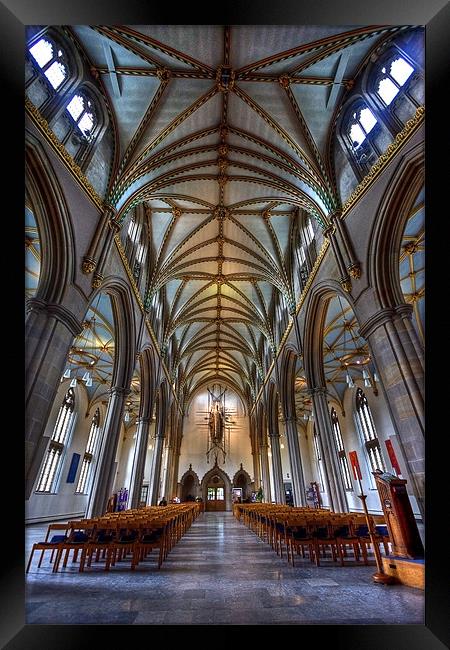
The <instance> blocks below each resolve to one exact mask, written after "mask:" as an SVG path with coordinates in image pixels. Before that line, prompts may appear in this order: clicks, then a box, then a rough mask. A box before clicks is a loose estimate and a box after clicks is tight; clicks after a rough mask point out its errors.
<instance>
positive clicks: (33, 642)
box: [0, 0, 450, 650]
mask: <svg viewBox="0 0 450 650" xmlns="http://www.w3.org/2000/svg"><path fill="white" fill-rule="evenodd" d="M175 22H176V24H197V23H198V24H345V25H351V24H354V25H361V24H414V25H416V24H423V25H426V93H427V95H426V97H427V99H426V111H427V113H426V214H427V217H428V218H427V251H428V254H427V267H426V268H427V278H429V277H430V278H433V282H430V281H429V280H428V279H427V280H426V291H427V317H426V327H427V382H426V395H427V408H426V411H427V415H426V422H427V430H428V431H429V435H428V436H427V438H426V454H427V456H426V460H427V503H426V510H427V520H426V592H425V598H426V610H425V611H426V618H425V625H411V626H408V625H398V626H393V625H384V626H378V625H377V626H370V625H367V626H350V625H349V626H314V627H313V633H314V644H315V645H316V646H320V645H321V644H322V642H323V641H328V642H329V643H332V644H333V645H332V647H333V648H334V649H337V648H346V650H352V649H356V648H358V649H364V650H365V649H367V650H371V649H372V648H373V649H375V648H376V649H377V650H378V649H379V648H380V647H383V648H386V649H389V650H391V649H392V650H403V649H404V650H415V649H416V648H417V650H419V649H420V650H425V649H426V650H435V649H436V650H440V649H441V648H445V647H446V645H445V644H449V645H450V643H449V625H448V618H449V617H448V611H449V610H448V585H449V584H450V581H449V579H448V562H449V561H448V557H447V558H446V555H447V554H448V549H447V547H446V540H447V537H444V536H442V541H441V526H442V527H445V523H446V521H447V520H448V506H447V503H446V501H447V494H448V484H447V485H446V484H445V478H446V476H448V470H447V473H446V469H445V467H444V463H447V457H446V455H445V454H443V453H439V449H440V446H441V445H444V444H445V442H446V441H445V438H446V437H447V436H448V434H447V433H446V430H447V429H448V423H447V422H446V418H447V415H446V409H445V401H444V403H443V401H442V397H444V400H445V393H443V394H442V393H440V392H439V391H438V390H436V386H439V384H438V383H437V382H438V379H439V374H438V372H439V370H438V369H439V368H440V367H441V366H442V365H443V361H444V360H443V358H442V357H441V349H440V347H438V340H439V336H444V335H447V334H446V332H448V331H449V327H448V326H449V325H450V322H449V319H448V317H445V316H444V315H443V314H441V312H440V307H439V306H440V301H441V298H442V288H441V287H440V286H439V284H438V282H437V281H435V279H437V278H439V277H442V276H443V268H444V267H443V260H445V258H446V256H447V257H448V252H447V250H446V249H448V241H449V239H448V236H446V231H445V228H448V207H446V205H447V202H446V198H447V197H446V194H447V192H446V190H447V186H448V184H449V180H448V171H447V170H448V164H447V165H446V166H444V165H442V166H441V164H440V163H441V160H440V157H441V155H445V153H446V149H448V146H446V145H445V140H447V142H448V135H447V129H448V110H447V111H446V110H445V109H446V105H445V103H444V97H443V93H444V89H445V86H447V89H448V71H449V63H448V62H449V59H450V57H449V51H450V47H449V41H450V5H449V4H448V3H447V2H446V1H445V0H427V1H426V2H425V1H424V0H408V2H404V1H403V0H378V2H376V3H374V2H362V1H361V0H345V1H341V2H334V1H333V0H315V1H312V0H310V1H308V2H307V1H303V0H290V1H288V0H281V1H279V2H270V1H269V0H265V1H264V2H262V1H261V0H247V1H246V2H243V3H237V2H236V3H235V2H228V3H221V4H220V5H217V6H216V15H215V16H214V15H212V12H210V11H206V10H205V9H204V7H203V5H201V4H200V3H199V4H198V5H196V4H195V3H185V4H184V7H180V6H178V7H177V9H176V10H175V9H174V6H173V5H171V4H170V3H159V5H158V6H156V3H150V2H148V3H147V2H145V1H144V0H127V2H122V1H120V0H97V1H96V2H95V3H93V2H88V1H87V0H78V2H76V3H67V2H61V1H60V0H35V1H34V2H29V1H28V0H6V1H5V0H3V1H2V3H1V4H0V33H1V39H0V51H1V53H2V56H1V57H0V61H1V66H2V85H3V90H4V92H3V93H2V94H3V98H4V99H3V102H4V104H6V105H7V108H8V109H9V117H8V122H7V123H6V124H5V123H4V129H3V137H4V139H5V140H6V144H4V147H7V149H6V151H7V154H8V169H7V172H6V174H5V172H4V177H3V180H4V183H5V184H6V185H7V189H8V193H9V195H10V198H11V199H12V206H11V207H10V208H9V210H8V214H9V217H8V216H7V215H5V214H4V218H5V221H8V219H9V220H11V221H13V224H12V229H11V231H10V233H12V234H10V240H9V241H8V246H7V247H8V249H9V252H10V253H12V258H13V267H12V268H13V269H14V277H15V278H17V285H18V286H15V283H13V287H14V288H13V291H11V292H10V295H9V297H8V296H7V297H6V300H8V305H9V307H10V309H11V312H14V313H15V314H16V316H15V317H14V316H13V317H12V319H13V320H14V318H17V326H16V327H14V325H12V326H11V325H10V327H11V328H12V329H14V333H15V335H16V336H17V346H16V349H17V350H21V349H22V346H23V337H21V334H22V332H23V330H22V328H23V325H22V319H21V316H22V314H23V311H22V310H23V303H22V302H21V301H22V296H23V293H21V292H23V288H22V287H23V262H22V261H23V257H22V255H23V253H22V241H23V234H22V224H21V219H20V218H19V217H18V215H20V214H23V153H22V151H23V150H22V148H21V147H20V146H18V143H19V142H20V137H21V135H20V134H22V133H23V117H24V109H23V101H24V92H23V52H24V26H25V25H29V24H42V25H47V24H130V25H133V24H134V25H138V24H174V23H175ZM5 127H6V128H5ZM8 137H9V138H10V140H9V145H8V141H7V139H8ZM3 153H4V155H5V150H4V152H3ZM13 178H16V181H17V184H18V189H17V190H16V191H15V192H13V191H12V190H11V189H10V182H12V180H13ZM4 232H5V231H4ZM4 247H6V246H5V242H4ZM19 247H20V249H19ZM430 250H431V251H432V254H430ZM16 264H17V266H16ZM444 270H445V269H444ZM4 272H5V270H4ZM10 286H11V284H10V282H9V281H8V282H6V286H5V289H8V288H9V287H10ZM6 293H7V292H6ZM430 312H431V313H430ZM433 312H434V315H433ZM437 315H438V318H436V316H437ZM19 356H20V354H19ZM15 365H16V366H17V367H16V370H15V379H16V381H17V383H16V385H20V383H21V381H22V380H23V377H22V371H21V368H20V363H17V362H16V364H15ZM445 381H446V383H447V384H448V380H445V379H443V382H445ZM443 389H444V391H445V390H446V385H445V383H443ZM433 413H437V416H436V418H433V415H432V414H433ZM439 413H441V414H442V417H441V418H439ZM6 417H8V416H7V414H6V412H5V418H6ZM4 435H5V437H6V436H9V435H10V433H9V431H8V430H7V429H6V427H5V431H4ZM8 444H9V442H8ZM11 444H15V445H16V447H15V458H16V461H17V468H16V471H15V478H13V479H12V483H11V486H10V488H9V489H8V493H9V494H10V495H12V494H15V495H16V498H17V500H18V502H19V504H18V507H15V508H14V507H13V506H12V504H11V500H10V498H9V499H8V502H7V503H6V504H4V507H5V508H8V522H11V523H9V524H8V526H9V529H8V531H3V534H4V536H7V538H8V542H9V545H8V548H7V555H3V557H2V568H3V569H5V570H4V571H3V580H2V585H3V590H2V592H3V596H2V603H1V618H2V620H1V621H0V629H1V638H0V641H1V643H2V647H5V648H8V649H14V650H15V649H22V648H23V649H26V650H31V649H33V648H39V649H43V648H45V649H46V650H47V649H50V648H58V649H62V648H64V649H65V650H67V649H70V648H77V649H78V648H79V647H86V648H91V647H97V646H99V645H100V646H105V645H107V644H108V645H110V647H113V648H115V647H120V646H119V644H118V642H117V633H118V630H117V628H118V627H121V626H50V625H45V626H44V625H42V626H38V625H34V626H33V625H25V615H24V543H23V538H24V530H23V529H24V525H23V522H24V509H23V498H22V494H23V492H22V489H23V488H22V485H23V482H22V476H23V474H22V459H23V445H22V442H21V440H20V436H19V435H16V436H14V440H12V441H11ZM12 529H14V531H13V530H12ZM13 532H14V534H15V536H16V538H17V543H15V544H11V542H10V540H11V538H12V535H13ZM442 535H444V531H443V530H442ZM383 588H384V587H380V590H382V589H383ZM189 627H195V626H189ZM232 628H233V626H230V628H229V629H232ZM234 629H235V628H234ZM135 632H136V633H137V632H139V626H135V627H129V628H127V630H126V634H127V639H128V643H129V642H130V641H131V639H132V638H134V633H135ZM199 632H200V634H201V631H200V630H195V631H192V636H191V637H190V638H191V639H192V640H193V639H195V638H197V637H196V636H194V635H197V634H198V633H199ZM238 632H239V635H242V633H243V630H242V628H240V629H239V630H238ZM263 632H264V630H263ZM290 632H291V631H290ZM168 633H169V630H168V629H167V627H166V626H160V627H159V628H152V631H151V638H152V640H154V639H155V638H157V637H158V636H159V634H161V635H164V637H165V638H166V639H167V635H168ZM305 633H306V629H305V628H304V627H302V628H301V630H299V631H298V638H299V639H302V638H304V634H305ZM296 636H297V635H296ZM283 638H284V637H283ZM201 639H202V637H201V636H200V637H198V638H197V641H196V642H198V641H201ZM149 642H150V639H149ZM128 647H129V646H128Z"/></svg>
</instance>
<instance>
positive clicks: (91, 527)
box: [53, 519, 96, 573]
mask: <svg viewBox="0 0 450 650" xmlns="http://www.w3.org/2000/svg"><path fill="white" fill-rule="evenodd" d="M70 524H71V531H70V534H69V536H68V538H67V540H66V541H64V542H61V543H60V544H59V546H58V550H57V553H56V559H55V562H54V565H53V572H54V573H57V571H58V568H59V564H60V562H61V558H62V556H63V553H64V552H65V557H64V562H63V568H66V566H67V560H68V558H69V555H70V551H73V552H74V557H73V561H75V560H76V557H77V555H78V553H79V552H80V551H81V554H83V551H84V549H85V547H86V545H87V543H88V542H89V541H90V539H91V538H92V535H93V534H94V531H95V526H96V521H91V520H89V519H85V520H83V521H72V522H70Z"/></svg>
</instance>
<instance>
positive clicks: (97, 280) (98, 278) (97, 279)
mask: <svg viewBox="0 0 450 650" xmlns="http://www.w3.org/2000/svg"><path fill="white" fill-rule="evenodd" d="M104 279H105V278H104V277H103V275H102V274H101V273H94V278H93V280H92V288H93V289H100V287H101V286H102V284H103V280H104Z"/></svg>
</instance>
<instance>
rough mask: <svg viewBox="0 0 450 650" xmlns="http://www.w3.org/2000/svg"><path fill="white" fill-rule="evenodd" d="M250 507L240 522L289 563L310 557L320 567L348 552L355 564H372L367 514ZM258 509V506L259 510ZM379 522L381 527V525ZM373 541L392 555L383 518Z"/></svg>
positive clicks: (375, 519)
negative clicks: (325, 560) (323, 560)
mask: <svg viewBox="0 0 450 650" xmlns="http://www.w3.org/2000/svg"><path fill="white" fill-rule="evenodd" d="M251 506H253V507H249V506H248V505H247V504H246V505H245V507H244V508H242V509H241V511H240V513H239V517H238V518H239V519H240V520H242V522H243V523H245V524H246V525H247V526H248V527H249V528H250V529H251V530H253V531H254V532H255V534H257V535H258V536H259V537H260V538H261V539H262V540H263V541H266V542H267V543H269V544H270V545H271V547H272V548H273V549H274V550H275V551H276V553H277V555H279V556H280V557H282V556H283V549H284V550H285V552H286V555H287V559H288V562H290V563H291V564H292V565H294V563H295V555H297V556H298V555H300V554H301V556H302V557H303V558H305V557H306V554H308V557H309V559H310V560H311V562H315V564H316V565H317V566H319V565H320V561H321V558H322V559H324V558H326V557H327V553H328V552H330V557H331V559H332V560H333V561H334V562H337V560H339V561H340V564H341V566H344V561H345V560H346V559H347V558H348V551H350V552H352V553H353V560H354V562H357V563H359V562H361V561H362V562H363V563H364V564H366V565H367V564H368V563H369V552H370V550H371V545H372V539H371V537H370V534H369V528H368V525H367V521H366V518H365V516H364V515H361V514H357V513H334V512H330V511H329V510H323V509H322V510H319V509H315V508H302V507H299V508H292V507H289V506H288V507H287V508H288V509H286V506H281V505H280V506H277V505H274V504H251ZM255 506H256V507H255ZM377 522H378V525H377ZM371 527H372V530H373V539H374V542H375V543H376V544H379V545H381V544H382V545H383V546H384V550H385V553H386V554H388V553H389V543H390V540H389V536H388V532H387V527H386V526H385V525H380V518H379V517H371Z"/></svg>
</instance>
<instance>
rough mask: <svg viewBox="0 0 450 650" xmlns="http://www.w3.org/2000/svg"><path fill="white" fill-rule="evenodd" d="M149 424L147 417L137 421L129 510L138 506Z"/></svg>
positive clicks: (149, 419) (149, 420)
mask: <svg viewBox="0 0 450 650" xmlns="http://www.w3.org/2000/svg"><path fill="white" fill-rule="evenodd" d="M150 422H151V418H149V417H143V418H139V419H138V420H137V428H136V445H135V448H134V458H133V468H132V470H131V479H130V499H129V505H130V508H137V507H138V506H139V501H140V496H141V487H142V481H143V480H144V468H145V460H146V457H147V446H148V433H149V428H150Z"/></svg>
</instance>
